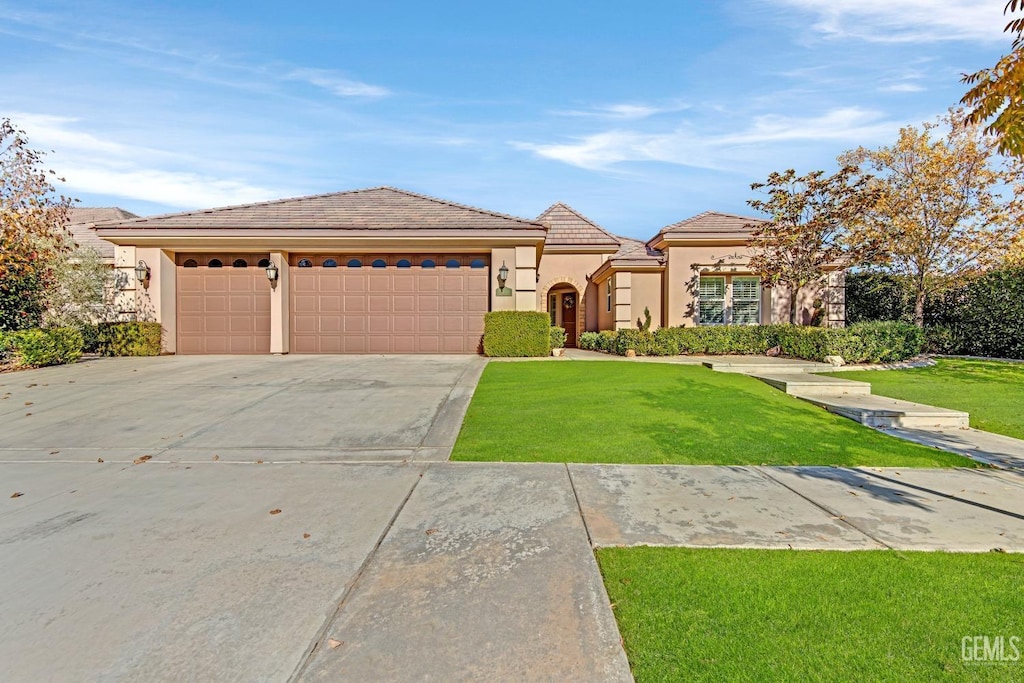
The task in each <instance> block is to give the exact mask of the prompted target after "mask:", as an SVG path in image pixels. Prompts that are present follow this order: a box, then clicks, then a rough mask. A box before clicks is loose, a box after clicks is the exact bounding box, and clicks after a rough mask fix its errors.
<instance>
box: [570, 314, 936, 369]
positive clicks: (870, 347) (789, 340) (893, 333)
mask: <svg viewBox="0 0 1024 683" xmlns="http://www.w3.org/2000/svg"><path fill="white" fill-rule="evenodd" d="M588 334H592V333H588ZM585 336H586V335H580V339H581V348H594V349H596V350H605V351H609V352H611V353H616V354H619V355H625V354H626V351H628V350H630V349H632V350H633V351H635V352H636V354H637V355H639V356H675V355H680V354H694V355H709V356H715V355H725V354H741V355H761V354H764V353H765V352H766V351H768V350H769V349H771V348H773V347H776V346H777V347H779V348H780V351H781V354H782V355H783V356H789V357H792V358H803V359H806V360H816V361H821V360H824V358H825V356H842V357H843V359H844V360H845V361H846V362H847V363H886V362H893V361H900V360H905V359H907V358H911V357H913V356H916V355H918V354H920V353H921V352H922V351H924V348H925V337H924V333H923V332H922V331H921V330H920V329H919V328H917V327H915V326H914V325H911V324H909V323H903V322H892V321H889V322H869V323H857V324H855V325H851V326H850V327H847V328H839V329H827V328H823V327H801V326H798V325H749V326H747V325H744V326H722V327H663V328H661V329H659V330H655V331H654V332H648V331H644V330H633V329H631V330H619V331H618V332H607V331H606V332H601V333H600V334H596V335H594V336H593V337H590V336H586V338H585V339H584V337H585Z"/></svg>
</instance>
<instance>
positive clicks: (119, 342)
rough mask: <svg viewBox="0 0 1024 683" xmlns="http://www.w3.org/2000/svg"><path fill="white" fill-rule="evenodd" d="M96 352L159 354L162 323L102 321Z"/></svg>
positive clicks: (109, 354)
mask: <svg viewBox="0 0 1024 683" xmlns="http://www.w3.org/2000/svg"><path fill="white" fill-rule="evenodd" d="M97 328H98V329H97V332H96V352H97V353H100V354H102V355H104V356H159V355H160V349H161V337H162V334H163V329H162V327H161V325H160V323H152V322H123V323H100V324H99V325H98V326H97Z"/></svg>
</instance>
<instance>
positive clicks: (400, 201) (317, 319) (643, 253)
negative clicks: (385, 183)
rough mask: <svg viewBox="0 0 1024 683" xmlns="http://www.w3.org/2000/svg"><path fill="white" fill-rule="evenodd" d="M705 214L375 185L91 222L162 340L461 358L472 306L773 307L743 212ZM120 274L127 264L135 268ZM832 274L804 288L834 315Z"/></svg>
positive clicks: (187, 349)
mask: <svg viewBox="0 0 1024 683" xmlns="http://www.w3.org/2000/svg"><path fill="white" fill-rule="evenodd" d="M756 222H757V219H753V218H745V217H743V216H735V215H731V214H724V213H716V212H705V213H702V214H700V215H698V216H694V217H693V218H689V219H686V220H684V221H680V222H678V223H674V224H672V225H670V226H668V227H666V228H664V229H663V230H661V231H660V232H658V234H657V235H655V236H654V237H653V238H652V239H650V240H648V241H647V242H640V241H638V240H634V239H630V238H625V237H619V236H617V235H613V234H612V233H610V232H608V231H607V230H604V229H603V228H601V227H600V226H599V225H597V224H596V223H594V222H593V221H591V220H589V219H587V218H586V217H585V216H583V215H582V214H580V213H578V212H577V211H575V210H574V209H572V208H570V207H568V206H566V205H564V204H555V205H554V206H552V207H551V208H549V209H548V210H547V211H545V212H544V213H543V214H541V215H540V216H539V217H538V218H537V219H535V220H529V219H525V218H517V217H514V216H509V215H505V214H501V213H496V212H493V211H487V210H484V209H479V208H474V207H471V206H465V205H462V204H457V203H454V202H450V201H445V200H442V199H437V198H434V197H429V196H425V195H421V194H416V193H413V192H408V191H405V190H400V189H395V188H390V187H379V188H372V189H367V190H355V191H350V192H337V193H332V194H323V195H316V196H309V197H298V198H294V199H282V200H278V201H271V202H262V203H256V204H247V205H242V206H231V207H226V208H219V209H207V210H202V211H188V212H184V213H176V214H168V215H163V216H150V217H143V218H133V219H124V220H115V221H107V222H102V223H98V224H96V226H95V227H96V230H97V236H98V237H99V238H101V239H104V240H107V241H109V242H111V243H113V244H114V245H115V249H114V260H115V266H116V267H117V268H118V269H119V270H120V271H122V275H123V277H122V280H123V281H127V282H128V283H130V284H129V285H127V287H126V288H125V289H124V291H122V292H121V294H120V297H121V308H122V310H124V311H127V312H130V313H133V314H135V315H138V316H139V317H140V318H143V319H151V320H156V321H159V322H160V323H161V324H162V325H163V328H164V347H165V350H166V351H167V352H176V353H475V352H477V351H478V349H479V346H480V339H481V335H482V333H483V325H484V314H485V313H487V312H488V311H504V310H528V311H547V312H548V313H549V314H550V316H551V320H552V323H553V324H556V325H559V326H562V327H565V328H566V330H567V332H568V337H569V345H570V346H574V345H575V344H576V340H577V339H578V336H579V334H580V333H581V332H584V331H588V330H590V331H596V330H606V329H607V330H610V329H622V328H628V327H634V326H636V324H637V321H638V319H641V320H642V319H643V318H644V311H645V310H647V311H649V312H650V315H651V320H652V324H651V326H652V328H657V327H660V326H676V325H708V324H711V325H720V324H753V323H767V322H777V321H780V320H785V319H787V317H788V298H787V297H788V293H787V292H785V291H780V290H779V289H778V288H774V289H773V288H767V287H764V286H763V284H762V283H761V282H760V281H759V280H758V278H757V276H756V275H754V274H753V273H751V272H750V270H749V269H748V267H747V261H748V259H749V256H750V249H749V243H750V230H751V229H750V227H749V226H750V224H752V223H756ZM136 273H138V274H139V275H142V279H141V280H139V279H138V277H137V275H136ZM841 280H842V275H841V272H839V271H837V272H836V273H834V274H833V275H832V276H831V277H830V280H829V286H828V288H826V291H824V292H818V293H808V294H807V295H806V296H803V297H802V300H801V301H800V311H801V315H802V316H804V317H805V318H809V316H810V315H811V311H812V307H813V305H814V300H815V299H819V300H821V299H823V300H825V301H827V302H833V303H831V304H829V305H827V306H826V308H827V309H828V310H827V316H828V320H827V322H828V324H832V325H841V324H842V321H843V314H844V311H843V306H842V297H841V285H842V281H841Z"/></svg>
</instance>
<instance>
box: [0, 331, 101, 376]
mask: <svg viewBox="0 0 1024 683" xmlns="http://www.w3.org/2000/svg"><path fill="white" fill-rule="evenodd" d="M2 346H3V347H4V348H5V349H6V351H5V353H6V354H7V355H8V356H9V357H10V358H11V359H12V360H13V361H14V364H15V365H16V366H18V367H21V368H41V367H44V366H47V365H65V364H67V363H74V362H75V361H77V360H78V359H79V358H81V357H82V334H81V333H80V332H79V331H78V330H76V329H74V328H73V327H57V328H53V329H49V330H40V329H34V330H20V331H18V332H9V333H7V334H5V335H4V339H3V342H2Z"/></svg>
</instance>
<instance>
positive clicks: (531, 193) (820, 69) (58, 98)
mask: <svg viewBox="0 0 1024 683" xmlns="http://www.w3.org/2000/svg"><path fill="white" fill-rule="evenodd" d="M1004 4H1005V2H1004V0H774V1H773V2H764V0H715V1H711V0H708V1H700V2H698V1H694V0H677V1H676V2H642V1H639V2H634V3H627V2H622V1H621V0H619V1H617V2H603V1H601V0H590V1H588V2H582V1H579V2H557V1H553V0H549V1H548V2H523V1H520V2H514V3H512V2H509V3H494V2H468V1H467V2H445V1H443V0H438V1H436V2H387V1H386V0H378V1H377V2H346V1H344V0H342V1H338V2H329V3H328V2H324V3H319V2H301V3H285V2H273V3H268V2H262V1H258V0H257V1H250V2H220V3H209V2H195V1H194V0H180V1H178V2H174V3H154V2H146V1H142V2H102V1H95V2H94V1H92V0H72V1H71V2H52V1H49V0H40V1H38V2H33V3H24V2H18V3H9V2H7V1H6V0H0V16H3V17H4V22H3V24H2V25H0V60H2V63H3V64H4V65H5V68H4V69H3V76H2V77H0V116H9V117H11V118H12V119H13V120H14V122H15V123H16V124H19V125H20V126H21V127H23V128H24V129H26V131H27V133H28V135H29V138H30V139H31V140H32V142H33V144H34V146H36V147H40V148H43V149H52V150H54V151H53V153H52V154H51V155H50V156H49V157H48V158H47V161H48V163H49V165H50V166H52V167H53V168H54V169H55V170H57V171H58V172H59V173H60V174H62V175H64V176H65V177H66V179H67V183H66V185H65V186H64V187H63V188H62V189H63V190H64V191H65V193H67V194H70V195H72V196H75V197H78V198H80V199H81V200H82V204H83V205H89V206H121V207H123V208H126V209H129V210H131V211H135V212H136V213H140V214H152V213H163V212H167V211H178V210H185V209H195V208H208V207H213V206H223V205H228V204H236V203H244V202H249V201H257V200H265V199H276V198H280V197H288V196H297V195H303V194H315V193H321V192H333V191H338V190H347V189H355V188H361V187H371V186H377V185H394V186H398V187H402V188H406V189H410V190H414V191H418V192H423V193H427V194H432V195H437V196H440V197H444V198H446V199H452V200H455V201H460V202H465V203H468V204H473V205H477V206H482V207H484V208H488V209H493V210H496V211H503V212H507V213H511V214H514V215H519V216H527V217H534V216H536V215H538V214H539V213H540V212H541V211H543V210H544V209H545V208H547V207H548V206H549V205H550V204H552V203H553V202H555V201H565V202H567V203H569V204H571V205H572V206H574V207H576V208H577V209H578V210H580V211H581V212H582V213H584V214H586V215H588V216H589V217H591V218H592V219H594V220H596V221H597V222H599V223H601V224H602V225H604V226H605V227H606V228H608V229H610V230H613V231H615V232H618V233H619V234H624V235H630V236H634V237H644V238H646V237H649V236H650V235H652V234H653V233H654V232H656V231H657V230H658V229H659V228H660V227H662V226H664V225H666V224H669V223H672V222H675V221H677V220H680V219H682V218H686V217H688V216H691V215H693V214H696V213H699V212H701V211H704V210H708V209H715V210H721V211H731V212H737V213H747V214H749V213H750V211H749V209H748V208H747V207H746V203H745V202H746V200H747V199H749V198H751V196H752V193H751V191H750V189H749V185H750V183H751V182H754V181H758V180H763V179H764V178H765V177H766V176H767V174H768V173H769V172H770V171H773V170H783V169H785V168H789V167H794V168H796V169H797V170H798V171H801V172H803V171H809V170H813V169H817V168H824V169H832V168H834V167H835V158H836V156H837V155H838V154H839V153H841V152H843V151H844V150H847V149H850V148H853V147H856V146H858V145H865V146H872V147H874V146H878V145H882V144H888V143H891V142H892V141H894V140H895V138H896V135H897V132H898V130H899V128H900V126H902V125H906V124H917V123H920V122H922V121H924V120H928V119H931V118H934V117H935V116H937V115H939V114H941V113H943V112H944V111H945V110H946V108H947V107H949V106H951V105H953V104H955V103H956V102H958V101H959V99H960V97H961V96H962V95H963V92H964V86H963V85H962V84H961V83H960V76H961V74H962V73H964V72H967V71H974V70H977V69H979V68H982V67H987V66H991V65H992V64H993V63H994V62H995V60H996V59H997V58H998V57H999V56H1000V55H1001V54H1003V53H1005V52H1006V51H1007V50H1008V49H1009V40H1008V39H1007V38H1006V37H1005V35H1004V34H1003V33H1002V27H1003V24H1004V23H1005V20H1004V18H1003V16H1002V9H1003V5H1004Z"/></svg>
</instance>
